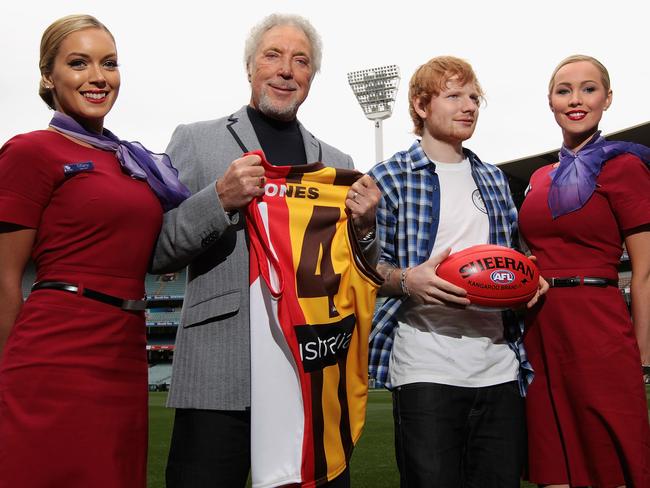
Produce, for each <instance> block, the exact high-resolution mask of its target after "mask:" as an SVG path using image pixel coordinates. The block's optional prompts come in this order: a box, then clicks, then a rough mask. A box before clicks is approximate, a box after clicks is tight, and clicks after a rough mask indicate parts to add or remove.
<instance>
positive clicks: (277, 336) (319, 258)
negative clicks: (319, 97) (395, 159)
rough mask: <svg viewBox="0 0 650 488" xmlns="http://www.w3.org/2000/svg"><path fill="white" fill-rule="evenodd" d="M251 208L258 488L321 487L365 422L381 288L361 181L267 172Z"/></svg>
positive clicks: (343, 175) (334, 173)
mask: <svg viewBox="0 0 650 488" xmlns="http://www.w3.org/2000/svg"><path fill="white" fill-rule="evenodd" d="M256 154H259V155H260V156H261V157H262V164H263V166H264V169H265V177H266V184H265V193H264V195H263V196H262V197H259V198H256V199H254V200H253V201H252V202H251V203H250V204H249V206H248V207H247V209H246V210H247V212H246V213H247V215H246V225H247V229H248V234H249V239H250V244H249V245H250V287H251V289H250V329H251V330H250V334H251V471H252V480H253V487H254V488H263V487H272V486H282V485H287V484H294V483H295V484H300V485H301V486H304V487H312V486H319V485H321V484H323V483H325V482H327V481H328V480H332V479H334V478H335V477H336V476H338V475H339V474H341V473H342V472H343V471H344V470H345V469H346V467H347V465H348V461H349V459H350V456H351V454H352V449H353V447H354V444H355V443H356V441H357V440H358V438H359V436H360V435H361V430H362V428H363V424H364V421H365V412H366V401H367V393H368V335H369V333H370V325H371V321H372V314H373V310H374V305H375V297H376V294H377V290H378V288H379V286H380V284H381V281H382V279H381V277H380V276H379V275H378V274H377V273H376V271H375V270H374V268H372V267H371V266H370V265H369V264H368V263H367V262H366V261H365V259H364V257H363V255H362V253H361V250H360V248H359V245H358V240H357V238H356V236H355V233H354V228H353V225H352V222H351V219H349V218H348V214H347V212H346V209H345V199H346V195H347V193H348V191H349V188H350V185H351V184H352V183H353V182H354V181H356V179H358V178H359V177H360V176H361V174H360V173H358V172H357V171H354V170H347V169H336V168H330V167H326V166H324V165H323V164H322V163H312V164H307V165H301V166H271V165H270V164H268V163H267V162H266V160H265V159H264V156H263V154H262V153H261V152H256Z"/></svg>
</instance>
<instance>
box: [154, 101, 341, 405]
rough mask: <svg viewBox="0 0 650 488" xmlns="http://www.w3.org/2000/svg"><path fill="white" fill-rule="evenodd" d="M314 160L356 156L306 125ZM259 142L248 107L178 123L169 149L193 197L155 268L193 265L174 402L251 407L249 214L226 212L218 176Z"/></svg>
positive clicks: (169, 223)
mask: <svg viewBox="0 0 650 488" xmlns="http://www.w3.org/2000/svg"><path fill="white" fill-rule="evenodd" d="M300 130H301V131H302V137H303V141H304V143H305V152H306V154H307V161H308V162H316V161H322V162H324V163H325V164H328V165H331V166H337V167H341V168H352V167H353V162H352V158H351V157H350V156H348V155H347V154H343V153H342V152H341V151H339V150H337V149H335V148H334V147H332V146H329V145H327V144H325V143H324V142H322V141H319V140H318V139H316V138H315V137H314V136H313V135H312V134H310V133H309V132H308V131H307V130H306V129H305V128H304V127H303V126H302V125H300ZM244 148H245V149H246V150H249V151H252V150H255V149H260V144H259V142H258V140H257V137H256V135H255V131H254V130H253V126H252V125H251V123H250V120H249V118H248V115H247V114H246V107H242V108H241V109H240V110H239V111H238V112H236V113H234V114H233V115H231V116H229V117H224V118H222V119H218V120H212V121H206V122H197V123H194V124H190V125H180V126H179V127H178V128H177V129H176V130H175V132H174V134H173V135H172V139H171V141H170V143H169V147H168V148H167V153H168V154H169V156H170V157H171V159H172V161H173V163H174V165H175V166H176V168H178V170H179V175H180V179H181V181H183V183H185V184H186V185H187V186H188V188H189V189H190V191H191V192H192V194H193V195H192V196H191V197H190V198H189V199H187V200H186V201H184V202H183V203H182V204H181V205H180V206H179V207H178V208H176V209H174V210H171V211H169V212H167V213H166V214H165V216H164V221H163V226H162V230H161V233H160V237H159V239H158V244H157V246H156V250H155V255H154V260H153V265H152V272H153V273H168V272H173V271H177V270H179V269H182V268H183V267H185V266H188V273H187V288H186V291H185V303H184V305H183V311H182V314H181V325H180V327H179V328H178V334H177V336H176V350H175V353H174V365H173V377H172V383H171V391H170V393H169V397H168V402H167V403H168V406H170V407H177V408H199V409H214V410H243V409H245V408H246V407H248V406H249V405H250V345H249V284H248V249H247V246H246V234H245V231H244V228H245V225H244V219H243V217H242V216H240V215H239V214H236V215H235V216H234V217H233V218H232V219H231V218H229V216H228V215H227V214H226V212H224V210H223V207H222V206H221V202H220V201H219V198H218V197H217V193H216V190H215V181H216V180H217V178H219V177H220V176H222V175H223V174H224V172H225V171H226V169H227V168H228V166H229V165H230V163H231V162H232V161H234V160H235V159H237V158H239V157H241V156H242V154H243V153H244Z"/></svg>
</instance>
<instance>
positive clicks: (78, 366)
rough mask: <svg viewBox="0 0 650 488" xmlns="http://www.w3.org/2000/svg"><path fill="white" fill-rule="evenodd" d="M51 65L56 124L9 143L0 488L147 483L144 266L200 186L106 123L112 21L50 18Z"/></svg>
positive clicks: (111, 92)
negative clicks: (26, 277)
mask: <svg viewBox="0 0 650 488" xmlns="http://www.w3.org/2000/svg"><path fill="white" fill-rule="evenodd" d="M40 71H41V81H40V86H39V94H40V96H41V98H43V100H44V101H45V102H46V103H47V104H48V106H49V107H50V108H52V109H53V110H54V111H55V112H54V116H53V117H52V120H51V121H50V123H49V127H48V128H47V129H46V130H37V131H34V132H29V133H27V134H21V135H17V136H15V137H13V138H12V139H10V140H9V141H8V142H7V143H6V144H5V145H4V146H3V147H2V148H1V149H0V263H2V273H1V274H0V487H1V488H44V487H66V488H77V487H78V488H82V487H83V488H89V487H93V488H102V487H105V488H109V487H110V488H117V487H120V488H124V487H127V488H131V487H133V488H144V487H145V485H146V461H147V358H146V350H145V346H146V338H145V327H144V306H145V302H144V277H145V273H146V271H147V267H148V264H149V262H150V259H151V254H152V250H153V246H154V244H155V241H156V237H157V235H158V232H159V230H160V225H161V221H162V214H163V212H164V211H166V210H168V209H171V208H173V207H175V206H177V205H178V204H179V203H180V202H181V201H183V199H185V198H186V197H187V196H188V191H187V189H185V187H183V186H182V185H181V184H180V183H179V181H178V178H177V172H176V170H175V169H174V168H173V167H172V165H171V163H170V161H169V158H167V156H166V155H164V154H153V153H151V152H149V151H147V150H146V149H145V148H144V147H143V146H142V145H140V144H139V143H129V142H126V141H122V140H120V139H118V138H117V137H116V136H115V135H114V134H113V133H111V132H110V131H108V130H107V129H105V128H104V117H105V116H106V115H107V114H108V112H109V111H110V110H111V108H112V106H113V104H114V103H115V100H116V99H117V95H118V92H119V88H120V73H119V69H118V62H117V50H116V47H115V41H114V39H113V36H112V35H111V33H110V32H109V31H108V29H107V28H106V27H105V26H104V25H103V24H102V23H100V22H99V21H98V20H97V19H95V18H94V17H91V16H88V15H71V16H68V17H64V18H62V19H59V20H57V21H56V22H54V23H53V24H52V25H50V26H49V27H48V28H47V29H46V30H45V33H44V34H43V37H42V41H41V56H40ZM29 259H31V260H32V261H33V262H34V264H35V266H36V282H35V283H34V285H33V286H32V291H31V293H30V294H29V296H28V298H27V299H26V300H25V301H24V303H23V294H22V289H21V283H22V278H23V273H24V271H25V268H26V265H27V263H28V260H29Z"/></svg>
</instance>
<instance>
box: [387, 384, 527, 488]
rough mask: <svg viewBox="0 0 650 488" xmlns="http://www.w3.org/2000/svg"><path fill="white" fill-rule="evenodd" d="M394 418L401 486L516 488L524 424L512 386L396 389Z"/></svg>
mask: <svg viewBox="0 0 650 488" xmlns="http://www.w3.org/2000/svg"><path fill="white" fill-rule="evenodd" d="M393 418H394V421H395V452H396V456H397V465H398V467H399V471H400V486H401V487H402V488H420V487H435V488H461V487H462V488H492V487H493V488H510V487H512V488H519V480H520V477H521V472H522V468H523V463H524V460H525V459H526V422H525V410H524V399H523V398H522V397H521V396H520V395H519V388H518V385H517V382H509V383H504V384H500V385H495V386H486V387H481V388H465V387H458V386H449V385H442V384H436V383H413V384H409V385H404V386H401V387H397V388H396V389H395V390H394V391H393Z"/></svg>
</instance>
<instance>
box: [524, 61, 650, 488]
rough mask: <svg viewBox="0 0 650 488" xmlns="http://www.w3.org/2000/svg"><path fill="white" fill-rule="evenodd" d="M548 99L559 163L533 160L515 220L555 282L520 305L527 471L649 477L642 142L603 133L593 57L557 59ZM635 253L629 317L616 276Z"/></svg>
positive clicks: (536, 477)
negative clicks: (527, 305) (525, 307)
mask: <svg viewBox="0 0 650 488" xmlns="http://www.w3.org/2000/svg"><path fill="white" fill-rule="evenodd" d="M548 99H549V105H550V108H551V111H552V112H553V114H554V116H555V120H556V122H557V123H558V125H559V126H560V128H561V129H562V136H563V145H562V149H561V151H560V162H559V164H553V165H549V166H545V167H542V168H540V169H539V170H537V171H536V172H535V173H534V174H533V176H532V177H531V181H530V188H529V191H528V193H527V196H526V198H525V200H524V203H523V205H522V208H521V211H520V214H519V215H520V217H519V218H520V229H521V232H522V235H523V237H524V238H525V240H526V242H527V243H528V245H529V247H530V249H531V251H532V253H533V254H534V255H535V256H537V264H538V266H539V268H540V271H541V273H542V275H543V276H544V277H545V278H546V280H547V281H548V282H549V285H550V286H551V288H550V289H549V291H548V293H547V294H546V295H545V296H544V297H543V298H542V299H541V300H540V303H539V304H538V306H537V307H535V309H533V311H532V313H529V315H528V316H527V333H526V336H525V339H524V342H525V345H526V349H527V351H528V357H529V359H530V362H531V363H532V365H533V368H534V369H535V380H534V381H533V383H532V384H531V386H530V390H529V393H528V397H527V399H526V406H527V417H528V436H529V454H528V456H529V463H528V464H529V473H528V474H529V479H530V480H531V481H533V482H535V483H538V484H539V485H541V486H549V487H550V486H552V487H568V486H572V487H583V486H585V487H586V486H590V487H594V488H596V487H598V488H614V487H619V486H627V487H635V488H647V487H650V427H649V426H648V411H647V405H646V396H645V387H644V383H643V374H642V365H648V364H650V169H648V165H647V164H648V162H650V150H649V149H648V148H646V147H645V146H641V145H638V144H632V143H623V142H615V141H607V140H605V139H604V138H603V137H601V136H600V132H599V131H598V124H599V122H600V120H601V117H602V115H603V112H604V111H605V110H607V109H608V108H609V106H610V104H611V102H612V90H611V88H610V81H609V74H608V73H607V70H606V69H605V67H604V66H603V65H602V64H601V63H600V62H598V61H597V60H596V59H594V58H591V57H589V56H572V57H570V58H567V59H565V60H564V61H562V62H561V63H560V65H559V66H558V67H557V68H556V70H555V72H554V73H553V76H552V77H551V82H550V85H549V95H548ZM623 244H625V245H626V247H627V252H628V254H629V256H630V261H631V264H632V283H631V290H632V317H631V318H632V320H630V313H629V311H628V309H627V307H626V305H625V302H624V299H623V296H622V295H621V293H620V291H619V289H618V286H617V282H618V272H617V267H618V264H619V259H620V257H621V254H622V249H623Z"/></svg>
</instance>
